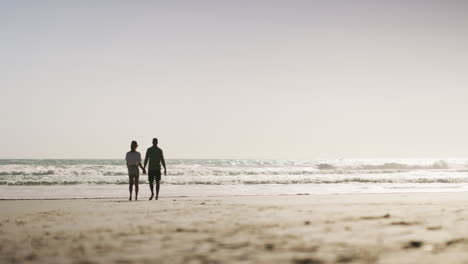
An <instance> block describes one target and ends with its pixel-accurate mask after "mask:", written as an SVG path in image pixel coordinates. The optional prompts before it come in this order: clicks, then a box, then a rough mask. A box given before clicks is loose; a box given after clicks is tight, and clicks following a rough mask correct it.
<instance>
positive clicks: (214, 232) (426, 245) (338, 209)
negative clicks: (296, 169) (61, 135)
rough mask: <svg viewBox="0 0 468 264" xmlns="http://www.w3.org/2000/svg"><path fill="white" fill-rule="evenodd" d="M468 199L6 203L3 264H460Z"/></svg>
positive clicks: (403, 196) (0, 224)
mask: <svg viewBox="0 0 468 264" xmlns="http://www.w3.org/2000/svg"><path fill="white" fill-rule="evenodd" d="M467 194H468V193H462V192H460V193H399V194H340V195H275V196H225V197H171V198H169V197H162V198H161V199H160V200H158V201H148V200H147V199H146V198H145V199H143V198H141V199H142V200H139V201H132V202H130V201H128V200H124V199H72V200H1V201H0V210H1V211H2V214H1V216H0V234H1V236H0V237H1V241H0V242H1V243H0V244H1V245H2V246H1V247H0V253H1V254H0V262H1V263H16V262H24V263H83V264H84V263H133V262H139V263H441V262H444V263H460V262H463V261H466V260H468V253H467V250H466V249H468V228H467V227H465V226H466V225H465V221H466V219H468V204H466V200H465V198H466V197H467Z"/></svg>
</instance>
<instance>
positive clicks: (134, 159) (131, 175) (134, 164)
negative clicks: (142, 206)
mask: <svg viewBox="0 0 468 264" xmlns="http://www.w3.org/2000/svg"><path fill="white" fill-rule="evenodd" d="M137 147H138V143H137V142H136V141H135V140H134V141H132V144H131V145H130V151H129V152H127V155H125V161H126V162H127V169H128V179H129V186H128V190H129V191H130V197H129V198H128V200H129V201H131V200H132V189H133V188H132V187H133V184H135V201H136V200H138V178H139V177H140V170H139V169H138V166H140V168H141V169H142V170H143V174H145V173H146V170H145V168H143V166H142V165H141V155H140V152H138V151H136V149H137Z"/></svg>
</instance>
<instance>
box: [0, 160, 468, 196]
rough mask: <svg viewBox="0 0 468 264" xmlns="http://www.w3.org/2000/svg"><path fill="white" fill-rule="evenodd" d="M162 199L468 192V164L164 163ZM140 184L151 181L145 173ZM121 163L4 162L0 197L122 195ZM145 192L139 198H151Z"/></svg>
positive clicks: (124, 173) (0, 171)
mask: <svg viewBox="0 0 468 264" xmlns="http://www.w3.org/2000/svg"><path fill="white" fill-rule="evenodd" d="M167 166H168V175H167V176H163V180H162V182H163V184H164V187H163V189H162V190H163V191H162V197H163V196H164V194H165V193H166V194H167V195H169V196H198V195H202V196H206V195H259V194H268V195H271V194H273V195H275V194H316V193H363V192H365V193H389V192H418V191H419V192H426V191H441V192H442V191H467V190H468V160H466V159H447V160H433V159H411V160H409V159H404V160H396V159H392V160H389V159H366V160H359V159H355V160H353V159H345V160H341V159H340V160H309V161H304V160H233V159H172V160H167ZM140 182H141V183H142V184H145V183H147V178H146V175H140ZM127 183H128V178H127V169H126V166H125V162H124V161H123V160H18V159H16V160H15V159H9V160H0V190H1V193H0V198H1V199H19V198H20V199H25V198H28V199H29V198H30V199H34V198H101V197H124V196H126V194H127V193H126V191H127V188H126V187H124V186H122V185H123V184H127ZM145 187H146V186H144V187H142V188H141V190H142V191H141V194H140V196H142V195H143V196H144V195H146V193H147V192H148V193H149V190H147V189H146V188H145Z"/></svg>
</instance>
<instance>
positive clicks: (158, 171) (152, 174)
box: [148, 169, 161, 183]
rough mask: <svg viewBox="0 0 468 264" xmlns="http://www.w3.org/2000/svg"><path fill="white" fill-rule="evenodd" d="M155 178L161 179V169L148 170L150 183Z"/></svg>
mask: <svg viewBox="0 0 468 264" xmlns="http://www.w3.org/2000/svg"><path fill="white" fill-rule="evenodd" d="M154 180H156V181H160V180H161V169H153V170H148V181H149V182H150V183H153V182H154Z"/></svg>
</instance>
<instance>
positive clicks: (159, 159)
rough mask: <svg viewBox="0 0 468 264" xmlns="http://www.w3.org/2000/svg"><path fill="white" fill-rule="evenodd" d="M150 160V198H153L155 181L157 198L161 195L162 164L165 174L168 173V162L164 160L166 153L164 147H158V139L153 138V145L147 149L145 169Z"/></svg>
mask: <svg viewBox="0 0 468 264" xmlns="http://www.w3.org/2000/svg"><path fill="white" fill-rule="evenodd" d="M148 160H149V166H148V181H149V185H150V190H151V197H150V198H149V199H150V200H152V199H153V196H154V192H153V182H154V181H156V200H157V199H158V196H159V182H160V181H161V164H162V165H163V167H164V175H166V162H165V161H164V155H163V151H162V149H160V148H159V147H158V139H157V138H153V146H152V147H150V148H149V149H148V150H147V151H146V156H145V165H144V166H143V170H144V169H146V164H147V163H148Z"/></svg>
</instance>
